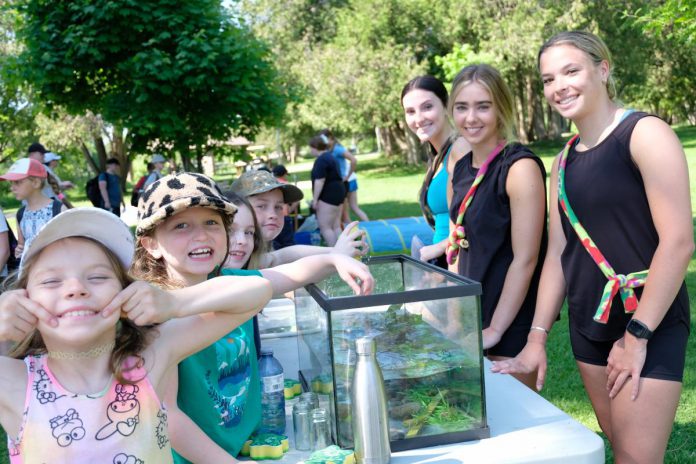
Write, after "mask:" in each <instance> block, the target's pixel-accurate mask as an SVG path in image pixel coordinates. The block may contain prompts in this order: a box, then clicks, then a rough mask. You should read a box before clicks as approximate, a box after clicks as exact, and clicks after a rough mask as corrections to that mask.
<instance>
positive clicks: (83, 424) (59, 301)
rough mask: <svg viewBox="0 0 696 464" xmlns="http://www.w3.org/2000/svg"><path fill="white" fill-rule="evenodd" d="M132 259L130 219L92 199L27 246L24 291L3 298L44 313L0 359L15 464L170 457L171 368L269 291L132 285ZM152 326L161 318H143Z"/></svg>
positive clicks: (5, 304)
mask: <svg viewBox="0 0 696 464" xmlns="http://www.w3.org/2000/svg"><path fill="white" fill-rule="evenodd" d="M78 256H79V259H75V258H76V257H78ZM132 256H133V238H132V235H131V233H130V230H129V229H128V227H127V226H126V225H125V224H124V223H123V222H122V221H121V220H120V219H118V218H117V217H116V216H114V215H112V214H110V213H108V212H106V211H102V210H99V209H96V208H78V209H73V210H70V211H67V212H65V213H63V214H61V215H59V216H57V217H56V218H54V219H53V220H51V221H50V222H49V223H48V224H47V225H46V226H45V227H44V228H43V229H42V230H41V232H39V234H38V235H37V236H36V237H35V239H34V240H33V242H32V243H31V244H30V245H29V247H28V248H27V249H26V250H25V254H24V260H23V262H22V268H21V269H20V273H19V276H18V280H17V283H16V288H17V290H14V291H11V292H7V293H5V294H4V295H3V296H2V304H0V311H1V312H3V313H5V312H8V311H13V312H14V313H15V314H17V315H18V317H21V316H23V317H24V319H25V322H26V320H28V319H29V318H28V317H26V315H23V314H21V313H22V311H23V310H25V309H27V308H29V311H30V314H32V315H33V316H35V317H38V321H37V322H36V330H31V333H30V335H29V336H28V337H26V338H25V339H24V341H23V342H22V343H20V344H19V345H18V346H17V347H16V348H15V349H14V351H13V353H12V355H13V357H14V358H23V359H12V358H6V357H0V388H2V392H3V394H2V395H0V423H1V424H2V427H3V429H4V430H5V431H6V432H7V434H8V437H9V439H8V440H9V447H8V448H9V451H10V458H11V462H12V463H13V464H18V463H23V462H86V461H90V460H91V461H94V462H109V463H111V462H126V461H128V462H130V461H133V462H136V461H137V462H171V451H170V446H169V438H168V432H167V412H166V409H165V408H164V407H163V406H162V403H161V402H160V398H161V397H162V394H163V390H164V389H165V388H166V383H165V382H164V378H165V377H164V376H165V373H166V372H167V370H168V369H170V368H171V367H172V366H176V364H177V363H178V362H179V361H180V360H181V359H183V358H185V357H186V356H188V355H190V354H192V353H194V352H196V351H198V350H200V349H202V348H204V347H205V346H206V345H207V344H209V343H211V342H212V341H214V340H216V339H217V338H219V337H220V336H221V335H222V334H224V333H225V332H227V331H229V330H230V328H232V327H235V326H237V325H239V324H240V323H241V322H242V321H244V320H245V319H247V318H248V317H250V315H252V314H253V313H254V311H255V310H258V309H259V308H260V307H261V306H262V305H263V304H265V303H266V302H267V300H268V298H269V296H270V289H269V286H268V284H267V283H266V282H265V281H263V280H262V279H256V280H248V281H245V287H244V289H243V290H236V291H231V290H230V288H231V287H232V285H233V281H234V280H237V279H234V278H223V279H218V280H215V281H209V282H206V283H205V285H203V286H200V287H197V288H195V289H193V288H192V289H184V290H177V291H172V292H164V291H162V290H158V289H156V288H153V287H151V286H149V285H147V284H144V283H142V282H136V283H132V284H131V280H130V278H129V277H128V275H127V273H126V269H127V268H128V266H129V265H130V263H131V259H132ZM124 287H125V288H124ZM199 289H202V290H203V291H202V292H200V291H198V290H199ZM24 299H29V300H30V301H31V302H32V303H27V302H23V300H24ZM230 301H232V303H230ZM12 303H20V304H17V305H14V304H12ZM10 306H12V307H10ZM15 306H16V307H15ZM20 307H21V310H20V309H18V308H20ZM211 309H212V310H216V311H217V312H215V313H206V314H202V313H203V311H207V310H211ZM240 309H243V311H240ZM235 312H236V314H235ZM172 318H176V319H172ZM170 319H171V320H170ZM2 320H3V321H6V320H7V319H6V318H5V317H3V318H2ZM153 323H161V324H159V325H158V326H157V328H156V329H154V328H151V327H142V326H143V325H147V324H153ZM30 325H33V324H30ZM8 326H9V327H10V328H8ZM12 327H13V328H14V330H20V331H21V330H23V329H26V330H27V331H29V329H30V328H27V327H24V328H22V325H21V321H14V322H11V323H10V324H7V325H1V326H0V336H2V337H6V338H13V336H14V335H16V334H13V333H12V329H11V328H12ZM17 327H19V329H17ZM153 332H157V333H158V336H153V335H154V334H153ZM192 332H195V333H196V337H190V336H188V335H189V334H190V333H192Z"/></svg>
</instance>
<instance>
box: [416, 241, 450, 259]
mask: <svg viewBox="0 0 696 464" xmlns="http://www.w3.org/2000/svg"><path fill="white" fill-rule="evenodd" d="M444 252H445V250H444V249H443V248H442V246H441V245H440V244H439V243H436V244H434V245H427V246H424V247H423V248H421V249H420V257H419V259H420V260H421V261H426V262H427V261H430V260H431V259H435V258H439V257H440V256H442V254H443V253H444Z"/></svg>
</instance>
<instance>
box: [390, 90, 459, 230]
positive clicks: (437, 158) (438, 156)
mask: <svg viewBox="0 0 696 464" xmlns="http://www.w3.org/2000/svg"><path fill="white" fill-rule="evenodd" d="M412 90H426V91H428V92H431V93H433V94H434V95H435V96H436V97H437V98H438V100H440V101H441V102H442V106H443V108H444V110H445V112H447V101H448V96H447V89H446V88H445V84H443V83H442V81H441V80H440V79H438V78H437V77H433V76H418V77H414V78H413V79H411V80H410V81H408V82H407V83H406V85H405V86H404V88H403V89H401V106H402V107H403V105H404V97H405V96H406V95H407V94H408V93H409V92H411V91H412ZM455 139H456V135H455V134H452V135H451V136H450V137H448V138H447V140H446V141H445V143H444V144H443V145H442V147H440V151H439V152H438V151H437V150H435V147H433V145H432V144H431V143H428V146H429V152H430V156H429V157H428V169H427V171H426V172H425V177H424V178H423V184H422V185H421V188H420V190H419V191H418V202H419V203H420V208H421V211H422V212H423V216H424V217H425V219H426V221H428V224H430V225H431V226H434V225H435V218H434V217H433V212H432V211H431V210H430V207H429V206H428V189H429V188H430V183H431V182H432V181H433V177H434V176H435V173H436V172H437V170H438V168H439V167H440V165H441V164H442V160H443V159H444V157H445V154H447V151H448V150H449V148H450V147H451V146H452V143H454V140H455Z"/></svg>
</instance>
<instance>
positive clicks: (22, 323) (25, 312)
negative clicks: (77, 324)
mask: <svg viewBox="0 0 696 464" xmlns="http://www.w3.org/2000/svg"><path fill="white" fill-rule="evenodd" d="M39 320H41V321H43V322H44V323H46V324H48V325H49V326H51V327H57V326H58V319H57V318H56V317H55V316H53V315H52V314H51V313H49V312H48V311H47V310H46V309H45V308H44V307H43V306H41V305H40V304H38V303H36V302H35V301H32V300H30V299H29V297H28V296H27V291H26V290H25V289H19V290H10V291H7V292H5V293H3V294H2V295H0V341H2V340H11V341H15V342H19V341H22V340H23V339H24V338H25V337H26V336H27V335H29V334H30V333H31V332H32V331H33V330H34V329H35V328H36V326H37V325H38V323H39Z"/></svg>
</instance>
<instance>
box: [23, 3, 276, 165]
mask: <svg viewBox="0 0 696 464" xmlns="http://www.w3.org/2000/svg"><path fill="white" fill-rule="evenodd" d="M12 5H13V6H14V7H15V8H16V10H17V11H18V12H19V20H18V21H17V23H16V32H17V37H18V39H19V40H20V41H21V42H22V44H23V49H22V51H21V52H20V53H19V54H18V56H17V59H16V61H17V63H16V65H17V69H18V70H20V72H21V76H22V77H23V78H24V80H25V81H26V82H28V83H29V84H30V85H31V86H32V88H33V89H35V92H36V94H37V96H38V98H39V99H40V100H41V102H42V103H43V104H44V105H45V106H46V108H47V109H49V110H55V109H56V108H60V109H64V110H65V111H66V112H67V113H68V114H71V115H84V114H86V113H87V112H91V113H93V114H96V115H99V116H100V118H101V120H102V121H103V123H104V125H105V127H101V128H100V127H93V135H95V136H96V137H93V139H94V141H95V144H94V148H95V151H96V155H98V156H93V157H92V160H93V161H94V162H95V163H101V162H103V159H102V158H103V152H105V151H106V148H105V147H104V144H103V140H104V136H107V137H108V139H109V140H110V145H111V146H110V147H109V152H110V155H114V156H116V157H117V158H119V159H120V161H121V163H122V165H124V166H128V165H129V163H130V157H129V153H130V152H131V151H132V152H135V153H145V152H154V151H157V152H165V153H168V154H170V155H171V154H174V153H177V154H178V155H179V156H180V158H181V161H182V162H183V165H184V167H185V168H186V169H191V168H192V163H191V161H192V160H193V161H195V162H196V164H197V166H196V167H197V168H198V169H200V162H201V158H202V156H203V153H204V152H206V151H207V149H208V147H209V145H210V144H211V143H213V142H214V141H219V140H226V139H228V138H230V137H231V136H233V135H249V136H250V135H253V134H254V133H255V132H256V131H257V130H258V128H259V126H260V125H261V124H263V123H268V124H273V123H275V122H277V121H279V120H280V118H279V116H280V115H282V113H283V111H284V107H285V95H284V91H283V90H282V88H281V87H280V86H279V85H278V82H277V81H276V73H275V69H274V67H273V65H272V63H271V60H270V59H269V54H268V52H267V48H266V46H265V45H264V43H263V42H261V41H259V40H257V39H256V38H255V37H254V36H253V34H251V32H250V31H249V30H248V29H247V28H246V27H245V26H244V25H243V24H242V22H241V21H239V20H238V18H236V17H234V16H233V15H232V14H231V13H230V11H229V10H226V9H225V8H224V7H223V6H222V5H221V4H220V2H219V1H214V0H192V1H187V2H176V1H160V2H140V1H135V0H132V1H129V0H124V1H112V2H101V3H94V2H92V1H89V0H76V1H71V2H45V1H42V0H13V2H12ZM100 140H102V143H100V142H99V141H100ZM83 148H86V145H84V144H83Z"/></svg>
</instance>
